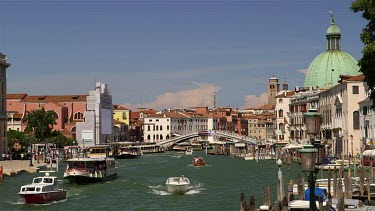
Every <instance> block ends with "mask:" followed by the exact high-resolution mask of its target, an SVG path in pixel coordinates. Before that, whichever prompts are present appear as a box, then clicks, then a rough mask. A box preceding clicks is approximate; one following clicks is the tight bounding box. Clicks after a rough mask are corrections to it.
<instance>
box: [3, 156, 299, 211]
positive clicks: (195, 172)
mask: <svg viewBox="0 0 375 211" xmlns="http://www.w3.org/2000/svg"><path fill="white" fill-rule="evenodd" d="M193 156H202V157H204V159H205V160H206V166H204V167H194V166H193V165H192V158H193ZM193 156H187V155H185V156H183V157H181V158H178V157H176V156H174V153H173V152H166V153H158V154H145V155H143V156H142V157H141V158H139V159H131V160H119V169H118V175H119V176H118V177H117V178H116V179H114V180H112V181H108V182H103V183H96V184H87V185H73V184H69V183H68V181H67V180H65V181H64V182H65V185H64V186H65V188H66V189H67V190H68V194H67V199H66V200H64V201H61V202H56V203H51V204H47V205H26V204H24V203H23V202H22V200H21V198H20V197H19V196H18V194H17V193H18V191H19V188H20V187H21V185H24V184H28V183H30V181H31V180H32V178H33V177H35V176H37V175H38V174H39V175H40V174H41V173H35V174H30V173H23V174H21V175H15V176H12V177H6V178H5V179H4V181H3V183H2V184H0V210H64V211H65V210H139V211H140V210H205V211H206V210H228V211H232V210H239V207H240V194H241V192H244V193H245V196H246V200H247V201H249V198H250V195H254V197H255V201H256V206H257V207H259V206H260V205H261V202H262V189H263V185H264V184H269V185H270V186H271V195H272V198H271V202H272V201H275V200H276V194H275V193H276V184H277V171H278V166H277V164H276V162H275V160H263V161H259V162H256V161H253V160H251V161H249V160H247V161H245V160H243V159H240V158H232V157H230V156H215V155H205V154H204V151H201V152H194V153H193ZM60 166H61V168H60V172H59V173H58V175H59V176H60V178H62V176H63V169H64V167H65V165H64V164H63V163H61V165H60ZM281 169H282V172H283V175H284V177H285V186H287V184H288V183H289V180H290V179H294V180H295V179H296V178H297V173H300V174H302V171H301V167H300V165H298V164H291V165H282V167H281ZM181 175H184V176H185V177H187V178H189V179H190V182H191V185H190V187H189V189H188V192H187V194H185V195H172V194H169V193H167V192H166V191H165V181H166V179H167V178H168V177H171V176H181ZM285 190H287V189H286V187H285Z"/></svg>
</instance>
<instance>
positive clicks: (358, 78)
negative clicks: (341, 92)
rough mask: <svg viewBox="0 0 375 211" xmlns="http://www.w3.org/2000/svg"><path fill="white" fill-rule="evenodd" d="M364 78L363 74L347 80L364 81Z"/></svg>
mask: <svg viewBox="0 0 375 211" xmlns="http://www.w3.org/2000/svg"><path fill="white" fill-rule="evenodd" d="M364 80H365V75H363V74H361V75H357V76H352V77H350V78H348V81H364Z"/></svg>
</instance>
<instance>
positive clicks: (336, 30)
mask: <svg viewBox="0 0 375 211" xmlns="http://www.w3.org/2000/svg"><path fill="white" fill-rule="evenodd" d="M329 34H341V32H340V29H339V27H338V26H336V25H335V24H332V25H331V26H330V27H329V28H328V29H327V35H329Z"/></svg>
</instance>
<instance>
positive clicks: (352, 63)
mask: <svg viewBox="0 0 375 211" xmlns="http://www.w3.org/2000/svg"><path fill="white" fill-rule="evenodd" d="M331 17H332V21H331V26H329V27H328V29H327V34H326V37H327V50H326V51H325V52H323V53H321V54H320V55H318V56H317V57H316V58H315V59H314V60H313V61H312V62H311V64H310V66H309V69H308V70H307V73H306V76H305V84H304V86H305V87H309V86H312V87H314V88H316V87H320V88H325V89H327V88H330V87H332V86H335V85H337V84H338V81H339V80H340V75H350V76H356V75H359V74H360V73H359V66H358V62H357V61H356V60H355V59H354V58H353V57H352V56H351V55H350V54H348V53H345V52H344V51H341V50H340V48H341V46H340V38H341V33H340V29H339V27H338V26H336V24H335V20H334V18H333V14H332V13H331Z"/></svg>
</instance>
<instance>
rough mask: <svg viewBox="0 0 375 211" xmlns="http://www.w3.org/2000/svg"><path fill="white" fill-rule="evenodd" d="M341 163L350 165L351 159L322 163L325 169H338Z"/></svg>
mask: <svg viewBox="0 0 375 211" xmlns="http://www.w3.org/2000/svg"><path fill="white" fill-rule="evenodd" d="M341 165H344V167H345V166H348V165H349V160H333V161H331V162H330V163H328V164H325V165H322V168H323V170H334V169H335V167H336V169H339V168H340V167H341Z"/></svg>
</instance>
